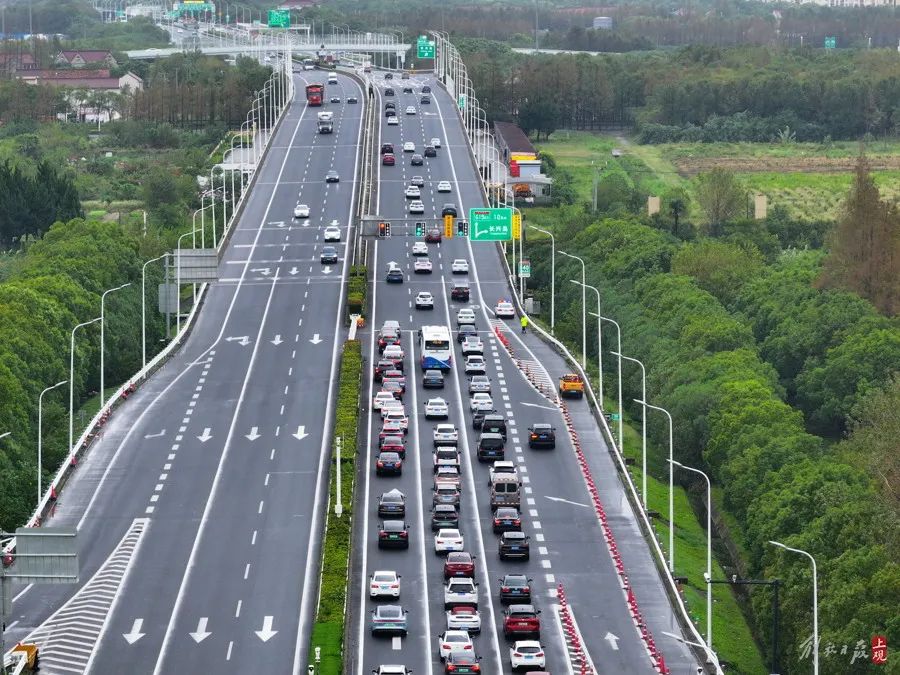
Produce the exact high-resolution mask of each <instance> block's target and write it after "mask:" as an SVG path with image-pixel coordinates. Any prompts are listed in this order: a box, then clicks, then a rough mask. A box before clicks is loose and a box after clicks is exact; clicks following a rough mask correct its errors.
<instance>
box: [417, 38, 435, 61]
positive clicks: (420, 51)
mask: <svg viewBox="0 0 900 675" xmlns="http://www.w3.org/2000/svg"><path fill="white" fill-rule="evenodd" d="M416 58H418V59H433V58H434V40H429V39H428V38H427V37H425V36H424V35H420V36H419V39H418V40H416Z"/></svg>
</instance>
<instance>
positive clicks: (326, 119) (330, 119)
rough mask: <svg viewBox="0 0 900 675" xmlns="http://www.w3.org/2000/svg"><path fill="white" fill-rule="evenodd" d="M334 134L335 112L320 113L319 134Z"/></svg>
mask: <svg viewBox="0 0 900 675" xmlns="http://www.w3.org/2000/svg"><path fill="white" fill-rule="evenodd" d="M333 132H334V113H333V112H330V111H328V112H320V113H319V133H320V134H330V133H333Z"/></svg>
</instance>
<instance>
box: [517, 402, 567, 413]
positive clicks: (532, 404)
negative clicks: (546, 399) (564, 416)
mask: <svg viewBox="0 0 900 675" xmlns="http://www.w3.org/2000/svg"><path fill="white" fill-rule="evenodd" d="M522 405H525V406H528V407H529V408H542V409H544V410H553V411H554V412H555V411H556V410H559V408H554V407H553V406H551V405H538V404H537V403H525V402H524V401H523V402H522Z"/></svg>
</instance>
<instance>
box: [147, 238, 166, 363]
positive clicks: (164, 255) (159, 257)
mask: <svg viewBox="0 0 900 675" xmlns="http://www.w3.org/2000/svg"><path fill="white" fill-rule="evenodd" d="M168 255H169V254H168V253H163V254H162V255H161V256H158V257H156V258H151V259H150V260H148V261H147V262H145V263H144V264H143V266H142V267H141V368H142V369H143V368H146V367H147V265H149V264H150V263H153V262H156V261H157V260H162V259H163V258H166V257H168ZM165 281H166V283H165V284H164V286H165V288H166V289H168V287H169V284H168V281H169V280H168V279H166V280H165ZM168 300H169V297H168V294H167V295H166V303H167V304H168ZM168 311H169V310H168V309H167V310H166V312H168Z"/></svg>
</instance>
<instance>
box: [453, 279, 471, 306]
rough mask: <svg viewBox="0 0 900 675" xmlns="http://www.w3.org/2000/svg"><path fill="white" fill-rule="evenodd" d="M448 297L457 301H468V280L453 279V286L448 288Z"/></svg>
mask: <svg viewBox="0 0 900 675" xmlns="http://www.w3.org/2000/svg"><path fill="white" fill-rule="evenodd" d="M450 299H451V300H458V301H459V302H468V301H469V282H467V281H454V282H453V288H452V289H450Z"/></svg>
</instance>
